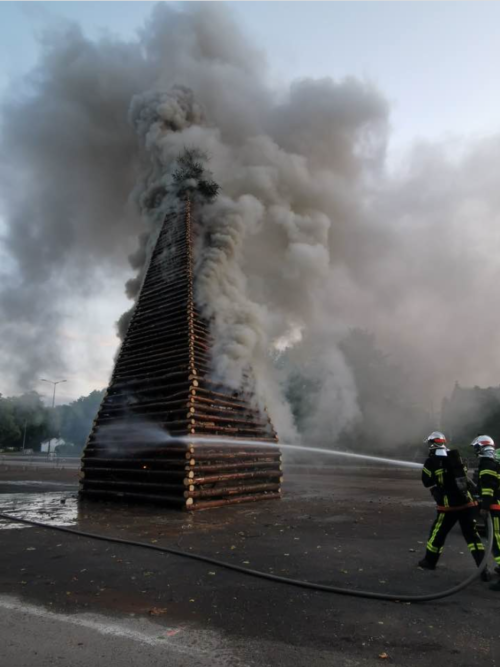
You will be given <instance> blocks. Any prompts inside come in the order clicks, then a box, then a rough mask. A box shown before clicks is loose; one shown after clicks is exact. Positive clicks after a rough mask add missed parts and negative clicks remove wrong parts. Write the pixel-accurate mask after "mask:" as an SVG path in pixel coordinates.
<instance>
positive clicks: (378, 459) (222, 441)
mask: <svg viewBox="0 0 500 667" xmlns="http://www.w3.org/2000/svg"><path fill="white" fill-rule="evenodd" d="M176 440H177V441H180V442H182V443H184V444H187V445H189V444H193V445H195V444H196V443H199V444H200V445H201V444H217V445H227V446H234V445H236V446H238V445H239V446H241V447H267V448H268V447H269V443H268V442H263V441H262V440H242V439H240V438H238V439H233V438H213V437H210V438H204V437H201V436H194V437H184V438H176ZM277 446H278V447H279V448H280V449H287V450H291V451H300V452H306V453H309V452H314V453H315V454H324V455H326V456H340V457H346V458H351V459H362V460H364V461H370V462H372V463H386V464H388V465H393V466H397V467H398V468H414V469H418V470H421V469H422V468H423V465H422V464H421V463H415V462H413V461H401V460H399V459H388V458H385V457H382V456H371V455H369V454H356V453H354V452H343V451H340V450H338V449H324V448H323V447H305V446H303V445H288V444H284V443H282V442H280V443H279V444H277Z"/></svg>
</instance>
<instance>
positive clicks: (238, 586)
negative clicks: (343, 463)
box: [0, 467, 500, 667]
mask: <svg viewBox="0 0 500 667" xmlns="http://www.w3.org/2000/svg"><path fill="white" fill-rule="evenodd" d="M285 476H286V477H285V479H286V482H285V493H284V498H283V500H281V501H270V502H267V503H256V504H249V505H242V506H234V507H228V508H223V509H216V510H209V511H204V512H198V513H194V514H192V515H191V514H187V513H179V512H176V511H171V510H165V509H160V508H155V507H147V506H140V507H125V506H121V505H109V504H104V503H88V502H87V503H84V504H81V505H78V503H77V501H76V499H75V498H74V497H72V496H74V492H75V490H76V482H77V472H76V471H75V470H56V469H53V470H50V469H44V470H38V471H35V470H22V469H16V468H15V467H12V468H9V469H8V470H2V469H0V508H1V509H2V510H3V511H8V512H19V513H20V514H21V515H23V516H30V517H33V518H36V519H38V520H42V521H47V522H51V521H52V522H54V523H59V524H63V525H74V526H76V527H78V528H81V529H82V530H87V531H92V532H99V533H105V534H108V535H114V536H118V537H121V538H129V539H132V540H140V541H144V542H152V543H154V544H158V545H165V546H175V547H176V548H181V549H184V550H186V551H193V552H196V553H201V554H205V555H210V556H213V557H215V558H219V559H221V560H227V561H228V562H233V563H237V564H239V565H243V566H245V565H248V567H251V568H254V569H261V570H263V571H266V572H274V573H275V574H279V575H283V576H287V577H294V578H300V579H307V580H310V581H315V582H321V583H326V584H331V585H339V586H343V587H353V588H357V589H364V590H374V591H385V592H390V593H401V594H403V593H419V592H421V593H427V592H429V591H437V590H442V589H444V588H448V587H450V586H453V585H455V584H456V583H458V582H460V581H461V580H462V579H464V578H465V577H466V576H468V574H469V573H470V572H471V571H472V569H473V567H474V563H473V560H472V558H471V556H470V555H469V553H468V551H467V547H466V545H465V542H464V540H463V538H462V536H461V534H460V533H459V532H455V531H454V532H453V533H452V534H451V535H450V536H449V538H448V542H447V544H446V547H445V552H444V554H443V557H442V560H441V562H440V566H439V567H438V569H437V570H436V571H435V572H428V571H423V570H421V569H419V568H417V567H416V562H417V561H418V560H419V558H420V557H421V556H422V555H423V552H424V548H425V541H426V539H427V534H428V531H429V528H430V525H431V522H432V521H433V518H434V513H435V510H434V505H433V502H432V500H431V499H430V497H429V495H428V491H426V490H425V489H423V487H422V486H421V484H420V480H419V473H418V471H412V470H400V469H396V468H394V469H385V468H384V469H380V468H338V469H335V468H322V469H319V470H309V471H302V470H301V469H298V468H296V467H294V468H291V469H290V470H289V471H288V474H287V472H286V471H285ZM61 500H63V501H64V502H61ZM0 540H1V547H0V633H1V634H0V639H1V641H2V646H4V647H6V648H5V650H4V652H3V655H4V658H3V659H2V655H1V653H2V652H0V665H2V667H3V666H4V665H5V666H6V667H7V666H8V667H32V666H33V667H34V665H37V667H40V665H44V664H47V665H49V664H50V665H53V664H58V665H67V666H68V667H73V666H75V667H77V666H79V665H80V664H81V665H84V664H85V665H87V664H92V665H94V666H96V667H100V666H101V665H102V666H103V667H104V665H106V667H109V666H110V665H113V666H114V665H116V666H117V667H119V666H121V665H135V664H137V665H151V666H154V665H156V664H162V665H171V666H172V667H176V666H177V665H186V666H187V665H188V664H189V665H190V666H192V665H205V664H206V665H208V664H210V665H214V666H217V665H226V664H227V665H248V666H250V665H264V666H267V665H278V666H279V665H283V666H285V665H286V666H287V667H288V666H290V665H294V666H295V667H301V666H302V665H304V666H307V667H316V666H319V665H328V666H332V667H333V666H335V667H344V666H345V667H351V666H355V665H360V666H363V667H364V666H367V665H380V664H381V663H382V664H384V663H385V664H395V665H402V666H403V665H404V666H405V667H406V666H408V665H410V666H411V667H414V666H415V667H420V666H422V667H423V666H431V665H432V667H435V666H436V664H437V663H440V664H441V665H443V666H447V665H453V666H456V667H461V666H463V667H471V666H473V665H488V666H490V665H491V666H494V665H497V664H500V639H499V635H500V625H499V620H498V618H499V617H498V608H499V602H500V597H499V595H500V594H498V593H494V592H492V591H490V590H489V589H488V585H487V584H484V583H482V582H479V581H478V582H476V583H474V584H472V585H471V586H470V587H469V588H468V589H467V590H466V591H464V592H462V593H460V594H458V595H456V596H454V597H452V598H447V599H445V600H442V601H438V602H435V603H425V604H420V605H419V604H414V603H413V604H402V603H394V602H382V601H373V600H361V599H357V598H349V597H343V596H337V595H331V594H327V593H318V592H309V591H305V590H301V589H297V588H292V587H288V586H284V585H280V584H275V583H271V582H267V581H260V580H258V579H255V578H250V577H245V576H243V575H241V574H237V573H233V572H229V571H226V570H223V569H218V568H214V567H211V566H209V565H206V564H203V563H197V562H194V561H190V560H187V559H181V558H179V557H175V556H170V555H164V554H159V553H154V552H152V551H148V550H141V549H137V548H134V547H128V546H122V545H113V544H106V543H102V542H95V541H91V540H88V539H85V538H79V537H74V536H70V535H64V534H60V533H56V532H52V531H47V530H43V529H38V528H22V527H21V526H20V525H19V524H17V525H14V526H12V525H9V526H8V525H6V524H0ZM49 629H50V630H49ZM43 637H45V639H44V640H43V641H42V638H43Z"/></svg>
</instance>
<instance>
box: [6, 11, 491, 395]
mask: <svg viewBox="0 0 500 667" xmlns="http://www.w3.org/2000/svg"><path fill="white" fill-rule="evenodd" d="M152 4H153V3H149V2H99V3H97V2H86V3H83V2H74V3H67V2H57V3H51V2H37V3H31V2H25V3H17V2H4V3H1V4H0V102H1V100H2V98H4V97H5V95H6V91H7V89H8V88H9V87H10V86H12V85H15V84H16V81H18V80H19V78H20V77H22V76H23V74H25V73H27V72H29V70H30V69H31V68H32V67H33V66H34V65H35V64H36V61H37V50H38V47H37V35H38V34H39V33H40V31H41V30H42V29H43V28H45V27H47V26H48V25H50V24H52V23H54V22H59V21H61V20H70V21H76V22H78V23H80V24H81V25H82V26H83V29H84V31H85V32H86V33H87V34H88V35H89V36H97V35H99V34H101V33H102V31H110V32H112V33H115V34H118V35H120V36H123V37H130V38H133V36H134V34H135V33H136V31H137V29H138V28H140V26H141V24H142V22H143V21H144V19H145V17H146V16H147V15H148V14H149V12H150V10H151V6H152ZM229 4H231V5H232V7H233V9H234V11H235V13H236V15H237V16H238V17H239V19H240V23H241V24H242V25H243V26H244V29H246V32H247V34H248V35H249V36H250V37H251V38H252V40H253V41H254V43H256V44H257V46H258V47H259V48H261V49H262V50H263V51H265V52H266V54H267V59H268V63H269V67H270V72H271V76H272V78H273V80H274V82H275V83H276V84H277V85H278V86H279V85H280V84H281V83H285V82H287V81H289V80H291V79H293V78H297V77H303V76H312V77H324V76H325V77H326V76H332V77H334V78H343V77H344V76H347V75H355V76H358V77H362V78H366V79H368V80H370V81H372V82H373V83H374V84H375V85H376V86H377V87H378V88H379V89H380V90H381V91H382V93H383V94H384V95H385V96H386V98H387V99H388V100H389V102H390V104H391V124H392V134H391V140H390V146H389V148H390V157H391V159H392V160H393V161H394V160H396V159H397V158H398V157H399V156H401V155H402V154H404V151H405V150H406V148H407V147H408V146H409V145H410V144H411V143H412V142H413V141H414V140H416V139H419V138H427V139H430V140H433V141H436V140H441V139H443V138H448V137H456V138H458V137H459V138H464V137H465V138H469V137H477V136H482V135H486V134H490V133H492V132H496V131H498V129H499V120H500V87H499V85H498V73H497V69H498V68H497V66H496V65H497V63H498V62H500V40H499V39H498V25H500V4H499V3H485V2H481V3H477V2H463V3H441V2H432V3H430V2H429V3H427V2H407V3H395V2H387V3H378V2H369V3H364V2H354V3H341V2H338V3H337V2H333V3H326V2H325V3H323V2H307V3H306V2H295V3H288V2H274V3H268V2H252V3H250V2H241V3H229ZM0 258H1V260H2V267H1V268H0V275H1V272H2V270H3V271H4V270H5V269H6V267H8V257H6V256H5V253H4V254H3V255H2V254H1V246H0ZM125 278H126V276H125V274H124V275H115V276H113V279H112V280H111V281H109V282H107V283H106V289H105V290H103V292H102V294H101V296H100V297H99V298H95V297H93V298H92V299H91V300H85V299H79V300H78V301H76V302H75V303H74V304H73V306H72V308H73V309H74V310H73V312H71V313H69V315H70V318H69V321H71V322H72V326H71V327H68V328H67V330H65V332H64V333H65V336H66V338H67V341H68V343H67V345H68V347H67V350H66V357H67V358H68V359H69V362H70V363H69V369H68V373H67V376H66V378H67V380H68V382H67V383H66V384H64V385H61V387H60V390H59V391H60V394H59V399H60V401H67V400H72V399H74V398H76V397H78V396H79V395H81V394H86V393H88V392H89V391H90V390H92V389H94V388H100V387H102V386H104V385H105V383H106V379H107V376H108V374H109V371H110V369H111V366H112V355H113V352H114V349H115V347H116V343H115V338H114V322H115V320H116V319H117V317H118V316H119V315H120V313H121V312H123V310H125V309H126V308H127V307H128V304H127V302H126V299H125V297H124V296H122V291H123V290H122V286H123V283H124V280H125ZM83 314H84V315H85V316H84V317H83ZM52 324H53V323H51V322H47V326H51V325H52ZM96 330H98V331H99V334H96V333H95V331H96ZM0 344H1V342H0ZM90 352H92V354H90ZM54 379H59V378H54ZM34 388H35V389H38V390H40V391H41V392H44V391H45V390H44V386H43V384H42V385H38V386H36V387H34ZM0 392H2V393H9V386H4V385H0ZM58 402H59V401H58Z"/></svg>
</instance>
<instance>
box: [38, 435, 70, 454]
mask: <svg viewBox="0 0 500 667" xmlns="http://www.w3.org/2000/svg"><path fill="white" fill-rule="evenodd" d="M65 444H66V441H65V440H63V439H62V438H52V440H45V442H42V444H41V446H40V451H41V452H45V454H50V453H51V452H55V451H56V447H57V446H58V445H65Z"/></svg>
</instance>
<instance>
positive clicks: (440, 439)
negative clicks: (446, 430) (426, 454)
mask: <svg viewBox="0 0 500 667" xmlns="http://www.w3.org/2000/svg"><path fill="white" fill-rule="evenodd" d="M424 442H426V443H427V444H428V445H429V449H446V437H445V435H444V434H443V433H441V431H433V432H432V433H431V434H430V435H429V436H428V437H427V438H426V439H425V440H424Z"/></svg>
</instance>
